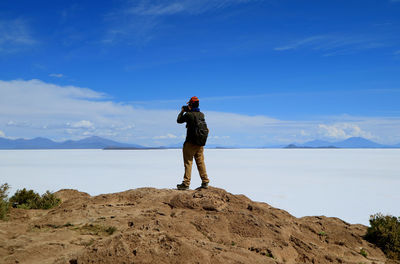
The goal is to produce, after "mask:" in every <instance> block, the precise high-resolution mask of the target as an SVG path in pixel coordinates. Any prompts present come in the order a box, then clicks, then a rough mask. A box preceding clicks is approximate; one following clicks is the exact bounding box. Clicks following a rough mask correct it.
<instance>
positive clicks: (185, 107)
mask: <svg viewBox="0 0 400 264" xmlns="http://www.w3.org/2000/svg"><path fill="white" fill-rule="evenodd" d="M182 108H183V111H185V112H189V111H190V109H189V106H188V105H184V106H182Z"/></svg>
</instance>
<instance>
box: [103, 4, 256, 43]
mask: <svg viewBox="0 0 400 264" xmlns="http://www.w3.org/2000/svg"><path fill="white" fill-rule="evenodd" d="M251 1H261V0H172V1H160V0H156V1H147V0H138V1H127V2H126V3H125V5H124V6H123V7H121V8H119V9H117V10H114V12H112V13H109V14H108V15H107V16H106V20H107V21H108V22H109V23H110V27H109V29H108V30H107V33H106V35H105V37H104V39H103V42H104V43H107V44H114V43H117V42H119V41H125V42H128V43H129V44H136V45H143V44H146V43H147V42H149V41H151V40H152V39H154V38H155V37H156V36H157V34H158V32H159V31H164V30H165V27H163V23H164V22H165V19H166V18H167V17H170V16H176V15H199V14H203V13H206V12H215V11H217V10H221V9H224V8H227V7H230V6H234V5H238V4H243V3H246V2H251Z"/></svg>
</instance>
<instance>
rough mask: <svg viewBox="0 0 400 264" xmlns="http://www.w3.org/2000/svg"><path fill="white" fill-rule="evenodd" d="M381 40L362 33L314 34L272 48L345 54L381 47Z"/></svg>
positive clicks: (382, 44)
mask: <svg viewBox="0 0 400 264" xmlns="http://www.w3.org/2000/svg"><path fill="white" fill-rule="evenodd" d="M385 45H386V44H384V43H383V41H381V40H379V39H377V38H376V37H372V36H364V35H338V34H336V35H332V34H331V35H315V36H311V37H307V38H303V39H298V40H295V41H292V42H291V43H289V44H286V45H283V46H279V47H276V48H274V50H276V51H287V50H295V49H300V48H307V49H310V50H316V51H322V52H324V53H325V54H324V55H325V56H332V55H337V54H346V53H351V52H354V51H358V50H368V49H375V48H379V47H383V46H385Z"/></svg>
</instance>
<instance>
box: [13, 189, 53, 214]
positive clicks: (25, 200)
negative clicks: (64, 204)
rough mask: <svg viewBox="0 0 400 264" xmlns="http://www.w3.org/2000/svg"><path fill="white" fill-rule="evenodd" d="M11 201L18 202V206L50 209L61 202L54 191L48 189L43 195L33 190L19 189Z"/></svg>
mask: <svg viewBox="0 0 400 264" xmlns="http://www.w3.org/2000/svg"><path fill="white" fill-rule="evenodd" d="M10 202H11V203H15V204H17V207H18V208H23V209H50V208H53V207H55V206H57V205H59V204H60V203H61V200H60V199H58V198H57V197H56V196H55V195H54V194H53V193H51V192H49V191H46V192H45V193H44V194H43V195H42V196H40V195H39V194H38V193H35V192H34V191H33V190H26V189H25V188H24V189H22V190H17V192H16V193H15V194H14V195H13V196H12V197H11V198H10Z"/></svg>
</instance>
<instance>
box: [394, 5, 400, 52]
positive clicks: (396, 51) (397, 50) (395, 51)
mask: <svg viewBox="0 0 400 264" xmlns="http://www.w3.org/2000/svg"><path fill="white" fill-rule="evenodd" d="M399 2H400V0H399ZM394 55H400V50H396V51H395V52H394Z"/></svg>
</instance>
